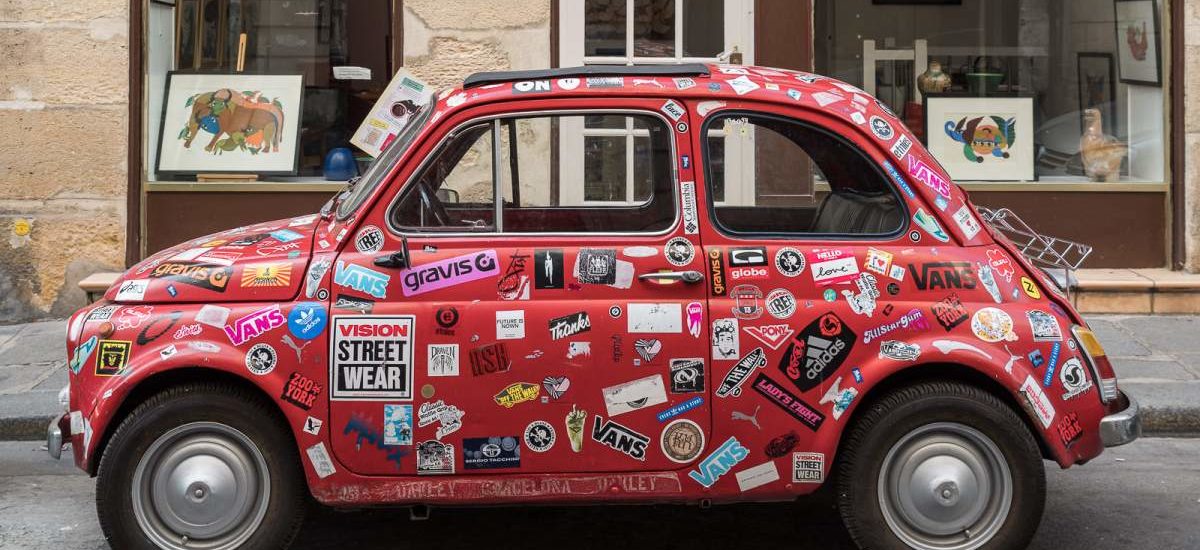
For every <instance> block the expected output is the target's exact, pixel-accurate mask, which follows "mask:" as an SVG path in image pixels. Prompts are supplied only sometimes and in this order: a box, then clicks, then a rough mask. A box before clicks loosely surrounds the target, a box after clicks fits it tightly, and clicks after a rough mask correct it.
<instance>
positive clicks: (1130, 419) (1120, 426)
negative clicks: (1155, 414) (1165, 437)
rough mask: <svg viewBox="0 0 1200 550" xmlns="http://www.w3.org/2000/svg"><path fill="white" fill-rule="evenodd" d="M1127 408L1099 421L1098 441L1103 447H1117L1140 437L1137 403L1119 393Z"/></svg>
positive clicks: (1139, 413) (1139, 415) (1140, 423)
mask: <svg viewBox="0 0 1200 550" xmlns="http://www.w3.org/2000/svg"><path fill="white" fill-rule="evenodd" d="M1121 398H1123V399H1124V400H1125V401H1126V402H1127V403H1128V406H1126V407H1125V409H1124V410H1122V411H1120V412H1117V413H1113V414H1110V415H1108V416H1106V417H1104V418H1102V419H1100V440H1101V441H1103V442H1104V446H1105V447H1117V446H1120V445H1124V444H1126V443H1132V442H1133V440H1135V439H1137V438H1139V437H1141V436H1142V417H1141V409H1140V407H1138V403H1137V401H1136V400H1134V399H1133V398H1132V397H1129V396H1128V395H1125V392H1121Z"/></svg>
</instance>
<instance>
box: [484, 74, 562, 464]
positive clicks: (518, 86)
mask: <svg viewBox="0 0 1200 550" xmlns="http://www.w3.org/2000/svg"><path fill="white" fill-rule="evenodd" d="M512 91H513V93H514V94H529V93H541V92H549V91H550V81H549V80H522V81H520V82H513V85H512ZM463 452H464V453H465V452H466V449H463Z"/></svg>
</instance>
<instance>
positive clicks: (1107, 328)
mask: <svg viewBox="0 0 1200 550" xmlns="http://www.w3.org/2000/svg"><path fill="white" fill-rule="evenodd" d="M1087 323H1088V326H1089V327H1091V329H1092V332H1095V333H1096V337H1097V338H1099V339H1100V344H1101V345H1103V346H1104V351H1105V352H1106V353H1108V355H1109V356H1110V357H1139V356H1145V355H1150V353H1151V352H1150V350H1149V349H1147V348H1146V346H1143V345H1142V344H1140V343H1139V342H1138V341H1137V340H1134V339H1133V337H1132V336H1131V335H1130V334H1129V332H1127V331H1126V330H1125V329H1123V328H1121V326H1120V323H1119V321H1117V320H1114V319H1113V318H1106V317H1096V316H1090V317H1088V318H1087Z"/></svg>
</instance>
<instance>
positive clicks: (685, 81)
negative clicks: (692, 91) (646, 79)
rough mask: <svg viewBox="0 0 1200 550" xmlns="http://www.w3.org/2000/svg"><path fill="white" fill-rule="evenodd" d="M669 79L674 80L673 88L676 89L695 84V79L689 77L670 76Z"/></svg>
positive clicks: (690, 86)
mask: <svg viewBox="0 0 1200 550" xmlns="http://www.w3.org/2000/svg"><path fill="white" fill-rule="evenodd" d="M671 80H672V81H673V82H675V88H676V89H678V90H687V89H689V88H694V87H695V86H696V81H695V80H694V79H691V78H672V79H671Z"/></svg>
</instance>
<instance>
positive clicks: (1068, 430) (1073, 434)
mask: <svg viewBox="0 0 1200 550" xmlns="http://www.w3.org/2000/svg"><path fill="white" fill-rule="evenodd" d="M1055 429H1057V430H1058V439H1059V441H1061V442H1062V444H1063V446H1064V447H1067V448H1068V449H1069V448H1071V444H1073V443H1075V442H1076V441H1078V440H1079V438H1080V437H1082V436H1083V426H1081V425H1080V424H1079V415H1077V414H1075V413H1067V414H1065V415H1063V419H1062V421H1061V422H1059V423H1058V426H1056V427H1055Z"/></svg>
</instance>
